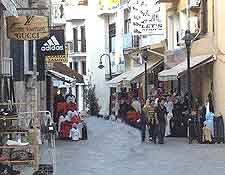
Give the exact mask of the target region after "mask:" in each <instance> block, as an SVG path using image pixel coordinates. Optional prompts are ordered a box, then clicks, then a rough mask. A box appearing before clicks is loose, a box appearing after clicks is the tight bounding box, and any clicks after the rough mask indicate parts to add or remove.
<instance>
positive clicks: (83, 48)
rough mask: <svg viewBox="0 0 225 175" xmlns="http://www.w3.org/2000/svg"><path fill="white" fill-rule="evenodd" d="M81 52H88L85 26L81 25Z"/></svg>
mask: <svg viewBox="0 0 225 175" xmlns="http://www.w3.org/2000/svg"><path fill="white" fill-rule="evenodd" d="M80 29H81V52H86V36H85V26H81V28H80Z"/></svg>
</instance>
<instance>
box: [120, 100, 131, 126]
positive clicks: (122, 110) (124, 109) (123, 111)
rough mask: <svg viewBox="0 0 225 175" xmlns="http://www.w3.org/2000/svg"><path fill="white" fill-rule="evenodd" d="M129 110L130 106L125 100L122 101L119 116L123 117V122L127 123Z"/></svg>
mask: <svg viewBox="0 0 225 175" xmlns="http://www.w3.org/2000/svg"><path fill="white" fill-rule="evenodd" d="M128 110H129V105H128V104H127V102H126V100H125V99H122V100H121V104H120V109H119V116H120V117H121V120H122V122H125V121H127V112H128Z"/></svg>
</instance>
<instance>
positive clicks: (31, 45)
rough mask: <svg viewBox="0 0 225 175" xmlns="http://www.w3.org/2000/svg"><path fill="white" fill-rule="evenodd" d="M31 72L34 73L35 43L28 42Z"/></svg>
mask: <svg viewBox="0 0 225 175" xmlns="http://www.w3.org/2000/svg"><path fill="white" fill-rule="evenodd" d="M28 48H29V49H28V51H29V71H33V41H28Z"/></svg>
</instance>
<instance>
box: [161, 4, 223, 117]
mask: <svg viewBox="0 0 225 175" xmlns="http://www.w3.org/2000/svg"><path fill="white" fill-rule="evenodd" d="M161 2H163V3H166V5H167V38H168V43H167V44H168V51H167V54H166V59H165V62H166V63H168V67H167V68H166V69H168V70H169V69H170V68H171V67H175V68H174V69H176V67H179V63H181V62H182V61H186V49H185V45H184V41H182V40H181V38H182V37H183V36H184V31H185V30H186V29H190V31H191V33H192V35H193V36H194V41H193V42H192V47H191V62H193V64H194V66H193V67H192V94H193V96H195V97H197V96H198V97H200V98H201V101H202V102H203V103H206V102H207V100H208V99H207V97H208V94H209V93H210V92H211V93H212V94H213V103H214V106H215V113H216V114H217V115H218V114H219V113H220V114H222V115H223V116H224V115H225V108H224V103H225V99H224V95H223V89H224V87H225V86H224V81H223V77H222V76H223V75H224V42H223V35H224V34H223V33H224V32H223V31H224V25H223V24H222V23H221V20H222V17H223V15H224V3H223V2H222V1H213V0H201V1H198V0H190V1H188V0H178V1H170V0H168V1H164V0H161ZM195 58H198V59H195ZM200 60H201V61H200ZM195 61H197V62H198V65H196V62H195ZM191 64H192V63H191ZM176 65H178V66H176ZM169 66H171V67H169ZM171 70H172V69H171ZM171 72H172V71H167V73H171ZM161 78H162V77H161ZM159 79H160V74H159ZM162 79H163V78H162ZM167 80H168V79H167ZM186 82H187V80H186V77H185V75H182V76H179V77H178V79H177V80H174V81H173V85H174V86H176V87H178V89H180V91H183V92H184V93H185V91H186V90H187V84H186ZM179 84H180V85H179Z"/></svg>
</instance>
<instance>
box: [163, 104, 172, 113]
mask: <svg viewBox="0 0 225 175" xmlns="http://www.w3.org/2000/svg"><path fill="white" fill-rule="evenodd" d="M164 106H165V107H166V111H167V112H168V113H172V112H173V102H172V101H168V102H166V103H165V105H164Z"/></svg>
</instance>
